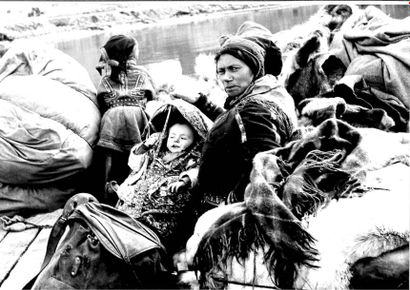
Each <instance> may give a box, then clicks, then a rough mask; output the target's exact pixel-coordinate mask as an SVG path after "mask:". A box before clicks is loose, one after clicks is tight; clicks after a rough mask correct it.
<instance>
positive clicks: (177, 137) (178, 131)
mask: <svg viewBox="0 0 410 290" xmlns="http://www.w3.org/2000/svg"><path fill="white" fill-rule="evenodd" d="M193 142H194V132H192V129H191V128H190V127H189V126H188V125H185V124H174V125H172V126H171V128H169V134H168V140H167V148H168V150H169V151H171V152H172V153H180V152H182V151H184V150H185V149H187V148H188V147H189V146H191V144H192V143H193Z"/></svg>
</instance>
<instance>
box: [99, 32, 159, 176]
mask: <svg viewBox="0 0 410 290" xmlns="http://www.w3.org/2000/svg"><path fill="white" fill-rule="evenodd" d="M100 51H101V57H100V62H99V64H98V66H97V67H96V68H97V70H98V71H99V73H100V74H101V81H100V83H99V86H98V89H97V100H98V102H99V105H100V107H101V110H102V113H103V117H102V120H101V126H100V138H99V141H98V143H97V146H98V147H99V148H100V149H101V151H102V154H103V157H104V163H105V164H104V167H105V176H104V177H105V182H107V181H108V180H117V181H118V182H122V181H123V180H124V179H125V178H126V177H127V175H128V173H129V168H128V166H127V160H128V156H129V153H130V149H131V148H132V146H134V145H135V144H137V143H140V142H142V140H144V139H145V138H146V137H147V136H149V116H148V115H147V113H146V112H145V108H146V103H147V101H150V100H153V99H154V98H155V89H154V84H153V81H152V79H151V77H150V75H149V74H148V72H147V71H146V70H145V69H144V68H143V67H141V66H138V65H137V59H138V54H139V50H138V43H137V41H136V40H135V39H134V38H132V37H130V36H125V35H114V36H112V37H111V38H110V39H109V40H108V41H107V43H106V44H105V45H104V46H103V47H102V48H101V50H100Z"/></svg>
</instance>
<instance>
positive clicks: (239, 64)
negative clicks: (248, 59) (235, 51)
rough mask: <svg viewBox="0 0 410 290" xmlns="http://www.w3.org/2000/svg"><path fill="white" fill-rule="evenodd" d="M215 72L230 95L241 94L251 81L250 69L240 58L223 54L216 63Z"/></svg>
mask: <svg viewBox="0 0 410 290" xmlns="http://www.w3.org/2000/svg"><path fill="white" fill-rule="evenodd" d="M216 73H217V76H218V79H219V80H220V81H221V82H222V85H223V87H224V90H225V92H226V93H227V94H228V96H230V97H235V96H238V95H240V94H242V93H243V92H244V91H245V90H246V88H247V87H248V86H249V85H250V83H251V82H252V81H253V73H252V71H251V69H250V68H249V67H248V66H247V65H246V64H245V63H244V62H243V61H241V60H240V59H237V58H236V57H233V56H232V55H230V54H223V55H221V56H220V57H219V59H218V61H217V63H216Z"/></svg>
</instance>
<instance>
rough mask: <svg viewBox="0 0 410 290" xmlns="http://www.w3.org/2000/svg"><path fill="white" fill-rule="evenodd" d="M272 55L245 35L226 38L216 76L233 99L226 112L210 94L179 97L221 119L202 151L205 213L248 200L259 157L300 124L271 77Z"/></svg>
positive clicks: (200, 175) (200, 178)
mask: <svg viewBox="0 0 410 290" xmlns="http://www.w3.org/2000/svg"><path fill="white" fill-rule="evenodd" d="M265 54H266V51H265V50H264V49H263V48H262V47H261V46H259V45H258V44H257V43H256V42H254V41H252V40H250V39H247V38H243V37H240V36H232V37H230V38H224V39H223V43H222V44H221V47H220V49H219V51H218V52H217V53H216V56H215V61H216V73H217V77H218V79H219V81H220V82H221V83H222V85H223V87H224V90H225V92H226V93H227V98H226V101H225V104H224V108H219V107H217V106H216V105H214V104H212V103H210V102H209V101H208V99H207V96H205V95H204V94H199V95H198V96H186V95H181V94H179V93H178V90H176V91H174V96H175V97H179V98H182V99H184V100H186V101H188V102H191V103H193V104H194V105H195V106H197V107H198V108H199V109H200V110H201V111H203V112H204V113H205V114H206V115H207V116H208V117H209V118H211V119H212V120H215V122H214V125H213V127H212V129H211V130H210V132H209V134H208V136H207V139H206V141H205V144H204V147H203V150H202V159H201V163H200V167H199V173H198V188H199V191H200V192H202V193H203V194H204V197H203V202H204V203H206V204H207V206H206V205H205V207H204V208H203V209H204V210H206V209H209V208H210V207H213V206H217V205H218V204H220V203H222V202H226V201H240V200H243V193H244V190H245V187H246V185H247V184H248V182H249V173H250V171H251V169H252V159H253V157H254V156H255V155H256V153H258V152H261V151H266V150H270V149H273V148H276V147H280V146H283V145H284V144H285V143H287V142H288V141H289V140H290V139H291V136H292V133H293V131H294V127H295V125H296V113H295V105H294V102H293V99H292V97H291V96H290V95H289V94H288V93H287V92H286V90H285V89H284V88H283V87H282V86H280V85H279V84H278V82H277V79H276V77H274V76H273V75H269V74H267V75H265V68H264V62H265Z"/></svg>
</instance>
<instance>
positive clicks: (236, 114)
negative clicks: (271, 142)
mask: <svg viewBox="0 0 410 290" xmlns="http://www.w3.org/2000/svg"><path fill="white" fill-rule="evenodd" d="M235 119H236V122H237V123H238V126H239V130H240V131H241V143H245V142H246V141H247V138H246V131H245V126H244V125H243V121H242V118H241V116H240V115H239V113H238V112H236V113H235Z"/></svg>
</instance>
